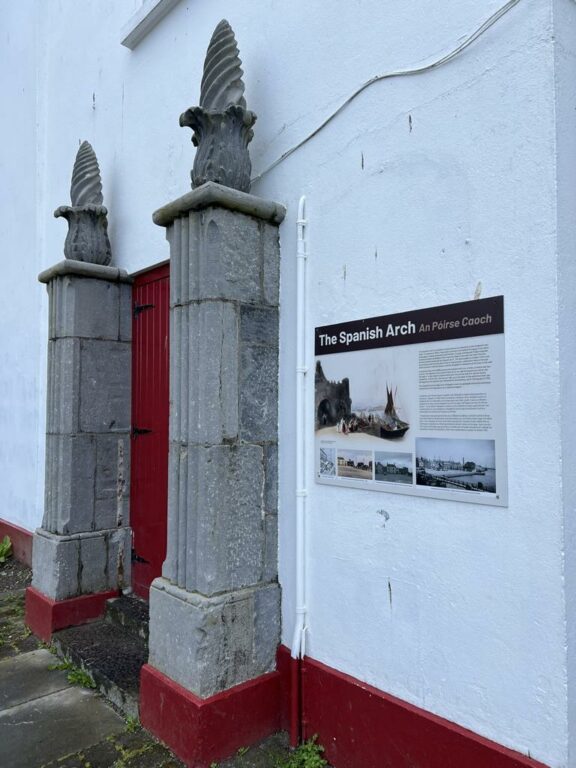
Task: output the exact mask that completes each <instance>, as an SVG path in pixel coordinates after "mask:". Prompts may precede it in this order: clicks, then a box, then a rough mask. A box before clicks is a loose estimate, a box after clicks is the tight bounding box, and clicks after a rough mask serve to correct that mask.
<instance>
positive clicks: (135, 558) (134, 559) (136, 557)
mask: <svg viewBox="0 0 576 768" xmlns="http://www.w3.org/2000/svg"><path fill="white" fill-rule="evenodd" d="M131 560H132V562H133V563H146V564H147V565H149V563H150V561H149V560H144V558H143V557H140V555H137V554H136V550H135V549H133V550H132V557H131Z"/></svg>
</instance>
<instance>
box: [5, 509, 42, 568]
mask: <svg viewBox="0 0 576 768" xmlns="http://www.w3.org/2000/svg"><path fill="white" fill-rule="evenodd" d="M4 536H9V537H10V541H11V542H12V553H13V555H14V557H15V558H16V560H19V561H20V562H21V563H24V564H25V565H27V566H28V567H29V568H31V567H32V541H33V538H34V536H33V534H32V532H31V531H27V530H26V529H25V528H20V526H19V525H16V524H15V523H9V522H8V520H2V519H1V518H0V539H3V538H4Z"/></svg>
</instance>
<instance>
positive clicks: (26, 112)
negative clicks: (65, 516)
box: [0, 0, 46, 529]
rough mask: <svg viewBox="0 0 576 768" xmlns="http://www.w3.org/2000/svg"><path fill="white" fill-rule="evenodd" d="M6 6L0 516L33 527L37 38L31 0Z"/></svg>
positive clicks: (37, 461)
mask: <svg viewBox="0 0 576 768" xmlns="http://www.w3.org/2000/svg"><path fill="white" fill-rule="evenodd" d="M6 5H7V4H5V6H6ZM5 6H4V7H2V9H1V11H0V13H1V16H2V21H1V22H0V30H1V32H0V38H1V40H2V44H1V45H0V72H1V73H2V75H1V78H2V100H3V118H2V120H0V218H1V222H2V224H1V231H2V278H3V279H2V286H3V293H4V298H3V301H2V320H1V324H0V327H1V329H2V332H1V334H0V488H1V489H2V490H1V502H0V518H4V519H8V520H10V521H12V522H15V523H16V524H18V525H20V526H22V527H24V528H28V529H32V528H34V527H36V526H37V525H38V523H39V521H40V519H41V515H42V507H43V487H44V402H45V394H44V393H45V387H44V378H45V362H44V360H45V357H44V343H43V341H44V339H43V334H42V328H43V327H44V325H45V314H46V305H45V301H44V291H43V290H42V288H41V286H40V285H39V284H38V283H37V282H36V275H37V274H38V272H39V271H40V268H41V264H42V255H41V242H42V229H43V222H42V218H41V215H40V214H39V211H37V208H36V202H37V200H38V199H39V195H40V194H41V189H42V185H43V179H42V176H41V164H42V158H41V156H40V151H41V146H40V145H39V143H38V131H37V115H38V110H37V89H36V76H37V68H38V63H39V60H40V54H39V50H41V48H42V45H41V42H40V44H39V40H40V41H41V35H40V32H41V30H40V26H39V24H38V19H37V17H36V16H35V3H34V2H32V1H31V0H23V2H18V3H12V4H10V7H9V8H7V7H5ZM7 11H8V12H7ZM38 44H39V49H37V47H36V46H37V45H38Z"/></svg>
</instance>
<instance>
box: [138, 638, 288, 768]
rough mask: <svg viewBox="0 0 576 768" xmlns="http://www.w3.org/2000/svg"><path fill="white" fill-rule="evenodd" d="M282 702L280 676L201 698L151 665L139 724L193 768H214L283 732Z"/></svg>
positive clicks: (144, 669) (142, 690)
mask: <svg viewBox="0 0 576 768" xmlns="http://www.w3.org/2000/svg"><path fill="white" fill-rule="evenodd" d="M170 628H171V630H176V629H177V627H176V626H174V625H170ZM280 698H281V678H280V673H279V672H272V673H270V674H267V675H263V676H262V677H259V678H257V679H256V680H250V681H249V682H247V683H243V684H242V685H237V686H235V687H234V688H231V689H230V690H228V691H224V692H223V693H218V694H216V695H215V696H211V697H210V698H208V699H200V698H199V697H198V696H195V695H194V694H193V693H190V691H187V690H186V689H185V688H183V687H182V686H181V685H178V684H177V683H175V682H174V681H173V680H171V679H170V678H168V677H166V675H163V674H162V673H161V672H159V671H158V670H157V669H154V667H152V666H150V665H148V664H146V665H145V666H144V667H142V672H141V676H140V721H141V723H142V725H143V726H144V728H147V729H148V730H149V731H150V732H151V733H153V734H154V735H155V736H157V737H158V738H159V739H161V740H162V741H163V742H164V743H165V744H167V745H168V746H169V747H170V749H172V750H173V751H174V753H175V754H176V755H177V756H178V757H179V758H180V759H181V760H183V761H184V762H185V763H186V765H187V766H188V768H209V767H210V766H211V765H213V764H214V763H215V762H217V761H220V760H223V759H225V758H227V757H230V756H231V755H233V754H234V753H235V752H237V750H238V749H239V748H240V747H246V746H247V745H249V744H255V743H256V742H258V741H261V740H262V739H264V738H266V737H267V736H269V735H270V734H272V733H274V732H275V731H278V730H280V727H281V717H280Z"/></svg>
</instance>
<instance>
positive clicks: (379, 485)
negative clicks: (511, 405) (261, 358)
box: [315, 296, 508, 506]
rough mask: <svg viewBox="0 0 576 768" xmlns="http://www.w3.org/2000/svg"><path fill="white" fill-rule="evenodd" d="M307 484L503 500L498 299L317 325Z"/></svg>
mask: <svg viewBox="0 0 576 768" xmlns="http://www.w3.org/2000/svg"><path fill="white" fill-rule="evenodd" d="M315 353H316V371H315V436H316V480H317V481H318V482H320V483H326V484H329V485H336V486H349V487H354V488H366V489H370V490H378V491H387V492H392V493H404V494H412V495H419V496H429V497H433V498H440V499H453V500H459V501H470V502H476V503H480V504H493V505H498V506H505V505H506V504H507V503H508V498H507V497H508V487H507V459H506V404H505V377H504V298H503V297H502V296H496V297H493V298H487V299H478V300H475V301H466V302H462V303H459V304H448V305H446V306H441V307H433V308H430V309H421V310H414V311H412V312H403V313H401V314H396V315H387V316H382V317H372V318H369V319H366V320H355V321H352V322H347V323H338V324H336V325H329V326H324V327H321V328H316V337H315Z"/></svg>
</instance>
